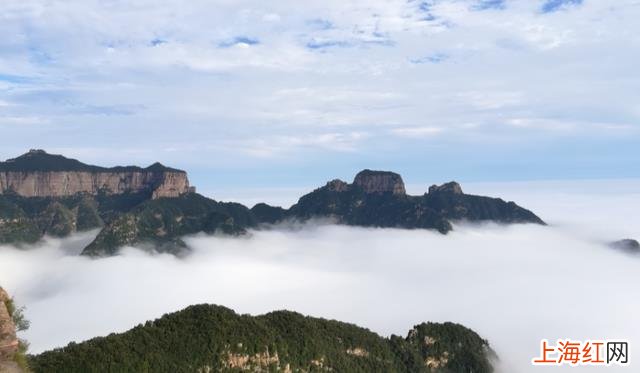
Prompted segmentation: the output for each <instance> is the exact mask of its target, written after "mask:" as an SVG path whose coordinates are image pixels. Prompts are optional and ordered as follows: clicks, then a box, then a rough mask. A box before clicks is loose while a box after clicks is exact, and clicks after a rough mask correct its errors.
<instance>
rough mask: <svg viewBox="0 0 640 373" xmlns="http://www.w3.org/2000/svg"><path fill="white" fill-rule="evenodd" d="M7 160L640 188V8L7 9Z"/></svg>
mask: <svg viewBox="0 0 640 373" xmlns="http://www.w3.org/2000/svg"><path fill="white" fill-rule="evenodd" d="M0 15H2V22H0V33H1V35H3V38H1V39H0V139H2V147H1V148H0V158H1V159H6V158H10V157H13V156H16V155H18V154H21V153H23V152H24V151H26V150H27V149H29V148H36V147H37V148H44V149H47V150H49V151H50V152H56V153H63V154H66V155H68V156H72V157H76V158H79V159H81V160H84V161H86V162H91V163H97V164H103V165H115V164H130V163H135V164H141V165H146V164H150V163H152V162H154V161H156V160H159V161H161V162H163V163H166V164H169V165H173V166H176V167H181V168H184V169H186V170H188V171H189V172H190V174H191V175H192V176H191V178H192V181H193V182H194V184H196V185H198V186H199V187H200V188H201V190H214V189H216V188H223V187H224V188H241V187H251V188H255V187H265V188H267V187H269V188H277V187H288V186H313V185H318V184H322V183H324V182H325V181H326V180H328V179H331V178H334V177H340V178H343V179H346V180H350V179H351V178H352V177H353V175H354V174H355V173H356V172H357V171H358V170H359V169H362V168H377V169H391V170H395V171H398V172H400V173H402V174H403V176H404V177H405V179H406V181H407V182H413V183H425V184H429V183H439V182H443V181H446V180H450V179H456V180H461V181H494V180H529V179H576V178H578V179H579V178H626V177H639V176H640V167H638V164H640V152H638V151H637V149H636V148H637V147H638V145H639V144H640V126H639V125H638V120H639V118H640V89H639V88H640V85H639V83H640V82H639V80H640V77H639V75H638V74H637V61H640V45H639V44H640V39H639V38H638V37H637V35H638V34H639V33H640V26H639V23H638V22H637V19H638V18H640V3H639V2H638V1H637V0H616V1H595V0H583V1H580V0H540V1H538V0H530V1H517V0H512V1H509V0H431V1H426V0H425V1H417V0H416V1H412V0H410V1H406V0H405V1H396V0H388V1H386V0H385V1H364V0H340V1H337V0H335V1H331V0H329V1H307V2H305V3H304V6H301V5H300V3H299V2H297V1H290V0H289V1H287V0H282V1H272V2H268V3H267V2H263V1H249V0H239V1H229V0H219V1H204V0H194V1H189V2H186V3H185V2H183V1H178V0H155V1H151V0H138V1H134V2H132V1H119V0H109V1H98V0H69V1H44V0H41V1H36V0H5V1H2V2H1V3H0Z"/></svg>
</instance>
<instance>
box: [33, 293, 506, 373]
mask: <svg viewBox="0 0 640 373" xmlns="http://www.w3.org/2000/svg"><path fill="white" fill-rule="evenodd" d="M494 357H495V354H494V352H493V351H492V350H491V348H490V347H489V344H488V342H487V341H486V340H484V339H482V338H481V337H480V336H479V335H478V334H476V333H475V332H474V331H472V330H470V329H467V328H465V327H464V326H462V325H458V324H453V323H444V324H437V323H423V324H420V325H416V326H415V327H414V328H413V329H411V331H409V333H408V335H407V337H404V338H403V337H399V336H391V337H390V338H383V337H380V336H379V335H377V334H375V333H373V332H371V331H369V330H367V329H364V328H361V327H358V326H355V325H352V324H347V323H342V322H338V321H333V320H325V319H320V318H312V317H305V316H303V315H300V314H298V313H294V312H288V311H277V312H272V313H268V314H266V315H262V316H255V317H253V316H249V315H238V314H236V313H235V312H233V311H232V310H230V309H227V308H224V307H220V306H213V305H197V306H190V307H188V308H186V309H184V310H182V311H179V312H175V313H172V314H168V315H165V316H163V317H162V318H160V319H157V320H154V321H148V322H146V323H145V324H144V325H138V326H137V327H135V328H133V329H131V330H129V331H128V332H125V333H122V334H110V335H109V336H107V337H100V338H94V339H91V340H88V341H85V342H82V343H71V344H69V345H68V346H66V347H63V348H59V349H55V350H52V351H48V352H44V353H42V354H40V355H36V356H32V357H31V358H30V361H29V363H30V367H31V369H32V370H33V371H34V372H35V373H38V372H83V373H84V372H171V373H178V372H240V371H251V372H279V371H282V372H327V371H332V372H363V373H364V372H366V373H369V372H389V373H393V372H403V373H405V372H406V373H420V372H425V373H426V372H442V373H445V372H465V373H466V372H475V373H490V372H493V371H494V368H493V366H492V362H491V361H492V360H493V358H494Z"/></svg>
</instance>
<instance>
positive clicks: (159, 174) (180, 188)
mask: <svg viewBox="0 0 640 373" xmlns="http://www.w3.org/2000/svg"><path fill="white" fill-rule="evenodd" d="M189 191H192V190H191V189H190V188H189V180H188V179H187V173H186V172H184V171H182V170H177V169H174V168H169V167H165V166H163V165H162V164H160V163H154V164H152V165H151V166H149V167H147V168H140V167H135V166H126V167H121V166H119V167H112V168H105V167H98V166H92V165H87V164H84V163H82V162H80V161H77V160H75V159H69V158H65V157H63V156H62V155H55V154H49V153H47V152H45V151H44V150H34V149H32V150H30V151H29V152H28V153H26V154H23V155H21V156H20V157H18V158H13V159H8V160H7V161H5V162H0V193H5V194H6V193H12V194H16V195H19V196H22V197H70V196H74V195H76V194H89V195H98V194H107V195H117V194H124V193H142V192H146V193H149V194H150V195H151V197H152V198H160V197H177V196H179V195H182V194H185V193H188V192H189Z"/></svg>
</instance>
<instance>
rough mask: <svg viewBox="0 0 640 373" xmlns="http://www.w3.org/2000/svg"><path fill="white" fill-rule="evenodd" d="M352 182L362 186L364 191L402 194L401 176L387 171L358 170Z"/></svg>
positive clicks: (404, 192) (402, 183)
mask: <svg viewBox="0 0 640 373" xmlns="http://www.w3.org/2000/svg"><path fill="white" fill-rule="evenodd" d="M353 184H354V185H356V186H358V187H360V188H362V190H364V191H365V193H391V194H395V195H404V194H406V193H407V192H406V190H405V189H404V182H403V181H402V176H400V175H398V174H397V173H395V172H389V171H372V170H363V171H360V172H358V174H357V175H356V177H355V179H354V180H353Z"/></svg>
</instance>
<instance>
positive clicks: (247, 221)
mask: <svg viewBox="0 0 640 373" xmlns="http://www.w3.org/2000/svg"><path fill="white" fill-rule="evenodd" d="M255 225H256V220H255V218H254V217H253V215H252V214H251V212H250V211H249V209H247V208H246V207H244V206H243V205H240V204H237V203H223V202H216V201H214V200H212V199H209V198H206V197H203V196H201V195H199V194H195V193H190V194H185V195H182V196H180V197H176V198H159V199H154V200H148V201H145V202H143V203H141V204H140V205H138V206H136V207H134V208H133V209H132V210H131V211H129V212H127V213H125V214H123V215H121V216H120V217H118V218H117V219H115V220H114V221H113V222H112V223H110V224H109V225H108V226H107V227H105V229H103V230H102V231H101V232H100V233H99V234H98V236H97V237H96V239H95V240H94V241H93V242H92V243H91V244H90V245H89V246H87V247H86V248H85V250H84V251H83V254H84V255H90V256H101V255H112V254H115V253H116V251H117V249H119V248H120V247H122V246H125V245H134V244H136V245H139V244H143V245H144V244H151V245H152V246H153V247H154V248H155V249H156V250H158V251H160V252H172V253H176V254H177V253H180V252H181V251H183V250H184V249H185V248H186V245H185V244H184V242H182V241H181V240H180V237H182V236H184V235H188V234H194V233H198V232H204V233H223V234H229V235H237V234H242V233H244V232H245V227H253V226H255Z"/></svg>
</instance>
